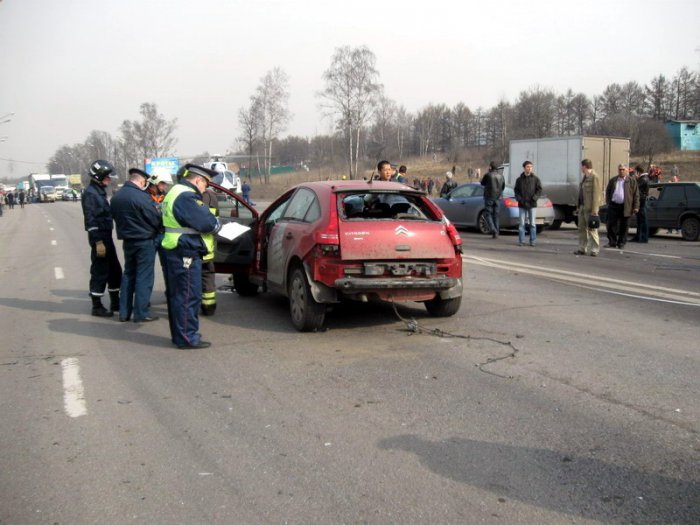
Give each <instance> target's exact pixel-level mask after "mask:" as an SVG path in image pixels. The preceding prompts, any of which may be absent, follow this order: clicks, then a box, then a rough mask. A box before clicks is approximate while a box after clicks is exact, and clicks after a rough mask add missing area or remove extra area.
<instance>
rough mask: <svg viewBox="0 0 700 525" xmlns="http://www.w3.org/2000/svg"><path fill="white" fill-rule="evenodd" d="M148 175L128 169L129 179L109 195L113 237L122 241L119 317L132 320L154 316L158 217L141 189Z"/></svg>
mask: <svg viewBox="0 0 700 525" xmlns="http://www.w3.org/2000/svg"><path fill="white" fill-rule="evenodd" d="M148 178H149V175H148V173H146V172H145V171H142V170H140V169H138V168H131V169H130V170H129V180H128V181H126V182H125V183H124V186H123V187H122V189H120V190H119V192H118V193H117V194H116V195H115V196H114V197H113V198H112V203H111V205H110V208H111V210H112V216H113V217H114V223H115V224H116V226H117V238H118V239H121V240H122V241H123V243H122V247H123V249H124V275H123V276H122V282H121V290H120V295H119V299H120V300H119V320H120V321H122V322H124V321H128V320H130V319H131V315H132V313H133V315H134V322H135V323H145V322H149V321H155V320H156V319H158V318H157V317H155V316H152V315H151V312H150V307H149V305H150V302H151V292H152V291H153V279H154V274H153V266H154V264H155V260H156V241H155V239H156V236H157V235H158V234H159V232H160V229H161V217H160V212H159V211H158V208H156V206H155V205H154V204H153V200H152V199H151V197H150V196H149V194H148V193H147V192H145V191H144V190H145V188H146V185H147V184H148Z"/></svg>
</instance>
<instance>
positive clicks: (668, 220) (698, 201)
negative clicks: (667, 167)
mask: <svg viewBox="0 0 700 525" xmlns="http://www.w3.org/2000/svg"><path fill="white" fill-rule="evenodd" d="M606 217H607V206H603V207H602V208H601V209H600V220H601V222H603V223H605V222H606ZM647 221H648V223H649V235H654V234H656V233H657V232H658V231H659V230H660V229H662V228H664V229H673V230H680V231H681V235H682V236H683V239H685V240H686V241H697V240H698V238H700V183H697V182H663V183H657V184H650V185H649V197H648V198H647ZM629 225H630V227H631V228H635V227H636V226H637V221H636V217H635V216H632V217H630V222H629Z"/></svg>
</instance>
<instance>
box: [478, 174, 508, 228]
mask: <svg viewBox="0 0 700 525" xmlns="http://www.w3.org/2000/svg"><path fill="white" fill-rule="evenodd" d="M481 185H482V186H483V187H484V215H485V218H486V223H487V224H488V227H489V231H490V232H491V237H493V238H494V239H497V238H498V233H499V232H500V217H499V201H500V200H501V197H502V196H503V190H504V189H505V187H506V181H505V179H504V178H503V174H502V173H501V172H500V171H498V167H497V166H496V163H495V162H493V161H491V162H490V163H489V171H487V172H486V174H484V177H483V178H482V179H481Z"/></svg>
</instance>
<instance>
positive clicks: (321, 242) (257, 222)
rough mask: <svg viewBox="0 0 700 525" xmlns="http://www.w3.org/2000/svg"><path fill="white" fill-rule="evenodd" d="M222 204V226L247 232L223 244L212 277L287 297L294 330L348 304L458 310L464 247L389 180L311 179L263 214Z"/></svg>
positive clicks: (247, 290)
mask: <svg viewBox="0 0 700 525" xmlns="http://www.w3.org/2000/svg"><path fill="white" fill-rule="evenodd" d="M221 190H223V189H220V191H221ZM223 191H224V192H225V193H227V194H228V193H229V192H227V191H225V190H223ZM225 198H226V199H227V202H228V201H230V202H232V203H235V206H231V207H230V214H229V212H228V209H227V208H226V207H222V212H221V213H220V215H221V216H222V218H223V220H235V221H237V222H242V223H244V224H249V225H250V226H251V230H250V231H249V232H248V233H246V234H244V235H242V236H241V237H238V238H236V239H234V240H233V241H231V242H228V241H225V240H223V239H221V238H219V240H218V247H217V254H216V259H215V262H216V266H217V272H220V273H231V274H233V280H234V287H235V289H236V291H237V292H238V293H239V294H241V295H253V294H255V293H257V291H258V289H259V287H262V289H263V290H272V291H275V292H279V293H281V294H283V295H285V296H287V297H288V298H289V306H290V312H291V317H292V323H293V324H294V326H295V327H296V328H297V329H298V330H301V331H309V330H317V329H319V328H321V327H322V326H323V322H324V319H325V314H326V305H329V304H333V303H337V302H339V301H341V300H344V299H352V300H358V301H368V300H370V299H381V300H384V301H397V302H398V301H418V302H423V303H424V304H425V307H426V309H427V311H428V312H429V313H430V314H431V315H434V316H438V317H447V316H451V315H454V314H455V313H456V312H457V311H458V310H459V306H460V303H461V300H462V256H461V252H462V240H461V239H460V237H459V233H458V232H457V229H456V228H455V227H454V226H453V225H452V224H451V223H450V221H449V220H448V219H447V217H445V215H444V214H443V213H442V211H441V210H440V208H438V207H437V206H436V205H435V204H433V203H432V202H431V201H430V200H429V199H428V198H427V197H426V195H425V194H424V193H423V192H421V191H417V190H414V189H412V188H409V187H408V186H404V185H403V184H398V183H394V182H379V181H323V182H307V183H303V184H299V185H297V186H295V187H294V188H292V189H290V190H289V191H287V192H285V193H284V194H283V195H282V196H280V197H279V198H278V199H277V200H276V201H274V202H273V203H272V204H271V205H270V206H269V207H268V208H267V210H265V212H263V213H262V214H260V216H257V211H255V210H254V209H252V208H249V207H247V206H246V207H245V208H243V207H242V206H241V205H242V202H240V198H239V197H237V196H234V195H230V194H229V195H228V196H226V197H225ZM246 208H247V209H246ZM229 215H230V216H231V217H232V218H231V219H228V218H227V217H228V216H229Z"/></svg>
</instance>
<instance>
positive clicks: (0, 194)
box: [0, 191, 5, 217]
mask: <svg viewBox="0 0 700 525" xmlns="http://www.w3.org/2000/svg"><path fill="white" fill-rule="evenodd" d="M3 206H5V192H4V191H0V217H2V208H3Z"/></svg>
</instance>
